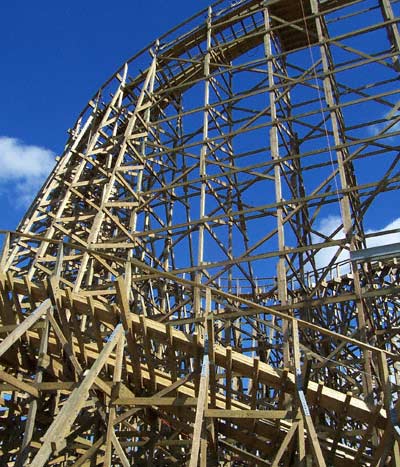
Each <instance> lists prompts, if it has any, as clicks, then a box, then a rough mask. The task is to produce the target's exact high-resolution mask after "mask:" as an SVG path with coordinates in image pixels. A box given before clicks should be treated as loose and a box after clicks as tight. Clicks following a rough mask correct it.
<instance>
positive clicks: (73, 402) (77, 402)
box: [30, 324, 123, 467]
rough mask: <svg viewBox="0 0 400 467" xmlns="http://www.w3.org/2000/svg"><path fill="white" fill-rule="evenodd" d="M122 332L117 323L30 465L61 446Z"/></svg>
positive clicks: (38, 463) (41, 463)
mask: <svg viewBox="0 0 400 467" xmlns="http://www.w3.org/2000/svg"><path fill="white" fill-rule="evenodd" d="M122 334H123V327H122V325H121V324H119V325H118V326H117V327H116V328H115V330H114V332H113V333H112V335H111V336H110V338H109V340H108V342H107V343H106V344H105V345H104V348H103V350H102V351H101V353H100V354H99V356H98V358H97V360H96V361H95V363H94V364H93V365H92V367H91V368H90V370H89V371H88V372H87V374H86V375H85V377H84V379H83V380H82V382H81V383H80V385H79V386H78V387H77V388H76V389H75V390H74V391H73V393H72V394H71V395H70V397H69V399H68V400H67V401H66V402H65V403H64V405H63V407H62V409H61V410H60V412H59V414H58V415H57V417H56V418H55V419H54V421H53V423H52V424H51V425H50V427H49V429H48V430H47V432H46V434H45V435H44V437H43V439H44V441H43V444H42V446H41V447H40V449H39V451H38V452H37V454H36V456H35V457H34V459H33V460H32V462H31V464H30V466H31V467H43V466H44V465H45V464H46V462H47V461H48V459H49V457H50V454H51V453H52V451H53V449H54V448H56V449H57V447H58V446H62V444H63V442H64V441H65V436H66V435H67V434H68V432H69V430H70V427H71V425H72V423H73V422H74V420H75V418H76V417H77V415H78V413H79V412H80V410H81V409H82V407H83V406H84V404H85V402H86V399H87V397H88V394H89V390H90V388H91V387H92V385H93V383H94V381H95V379H96V378H97V376H98V374H99V372H100V371H101V369H102V368H103V366H104V364H105V363H106V362H107V360H108V358H109V356H110V354H111V352H112V351H113V350H114V347H115V346H116V344H117V342H118V339H119V338H120V336H121V335H122Z"/></svg>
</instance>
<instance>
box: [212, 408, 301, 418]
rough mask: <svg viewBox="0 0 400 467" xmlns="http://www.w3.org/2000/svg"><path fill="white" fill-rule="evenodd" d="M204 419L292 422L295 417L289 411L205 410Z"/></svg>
mask: <svg viewBox="0 0 400 467" xmlns="http://www.w3.org/2000/svg"><path fill="white" fill-rule="evenodd" d="M204 416H205V417H206V418H222V419H224V418H252V419H259V420H263V419H265V420H281V419H286V420H293V419H294V418H297V415H296V414H294V413H293V412H292V411H289V410H224V409H206V410H205V413H204Z"/></svg>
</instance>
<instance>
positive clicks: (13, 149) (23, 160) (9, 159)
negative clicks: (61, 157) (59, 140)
mask: <svg viewBox="0 0 400 467" xmlns="http://www.w3.org/2000/svg"><path fill="white" fill-rule="evenodd" d="M54 162H55V160H54V154H53V152H52V151H50V150H49V149H46V148H42V147H39V146H32V145H27V144H24V143H23V142H22V141H20V140H18V139H16V138H9V137H7V136H0V188H1V189H2V190H5V189H7V191H8V194H9V196H10V197H12V198H13V199H15V201H16V203H17V204H19V205H25V206H26V205H28V204H29V203H30V202H31V201H32V199H33V197H34V196H35V194H36V192H37V191H38V189H39V188H40V185H41V184H42V183H43V181H44V179H45V178H46V176H47V175H48V174H49V172H50V171H51V169H52V167H53V166H54Z"/></svg>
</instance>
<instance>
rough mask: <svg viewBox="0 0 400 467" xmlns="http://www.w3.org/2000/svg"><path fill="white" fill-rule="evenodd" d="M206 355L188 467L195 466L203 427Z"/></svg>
mask: <svg viewBox="0 0 400 467" xmlns="http://www.w3.org/2000/svg"><path fill="white" fill-rule="evenodd" d="M208 370H209V368H208V355H204V357H203V364H202V369H201V377H200V386H199V395H198V400H197V407H196V418H195V422H194V429H193V443H192V450H191V452H190V461H189V467H197V465H198V462H199V451H200V442H201V432H202V429H203V421H204V411H205V405H206V403H207V389H208V376H209V372H208Z"/></svg>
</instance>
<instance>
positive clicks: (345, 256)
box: [0, 0, 400, 467]
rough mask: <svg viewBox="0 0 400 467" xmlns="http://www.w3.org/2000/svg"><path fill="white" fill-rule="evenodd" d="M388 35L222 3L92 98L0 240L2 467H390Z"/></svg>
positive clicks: (353, 22)
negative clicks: (12, 226)
mask: <svg viewBox="0 0 400 467" xmlns="http://www.w3.org/2000/svg"><path fill="white" fill-rule="evenodd" d="M398 14H399V9H398V2H396V1H394V0H354V1H353V0H324V1H322V0H268V1H267V0H240V1H237V2H231V1H228V0H219V1H217V2H215V3H214V4H213V5H211V6H210V7H209V8H207V9H205V10H203V11H201V12H199V14H198V15H195V16H193V17H192V18H190V19H188V20H187V21H185V22H184V23H183V24H182V25H179V26H177V27H176V28H174V29H173V30H172V31H170V32H168V33H166V34H165V35H163V36H161V37H160V38H159V39H158V40H157V41H155V42H154V43H153V44H151V45H150V46H149V47H147V48H145V49H144V50H143V51H141V52H139V53H138V54H137V55H135V56H134V57H132V58H131V59H130V60H128V61H127V62H126V63H124V64H123V65H122V66H121V68H120V69H119V70H117V72H116V73H115V74H114V75H113V76H112V77H111V78H110V79H109V80H108V81H107V82H106V83H104V85H102V86H101V88H100V89H99V90H98V92H97V93H96V94H95V96H94V97H93V98H92V99H91V100H90V101H89V103H88V105H87V106H86V107H85V108H84V109H83V111H82V112H81V114H80V116H79V118H78V120H77V122H76V124H75V126H74V127H73V129H72V130H71V132H70V137H69V140H68V141H67V144H66V147H65V151H64V153H63V154H62V156H61V157H60V160H59V161H58V163H57V165H56V167H55V168H54V170H53V172H52V173H51V174H50V176H49V178H48V179H47V181H46V183H45V184H44V185H43V187H42V188H41V190H40V192H39V193H38V196H37V197H36V198H35V200H34V202H33V204H32V206H31V207H30V209H29V210H28V212H27V214H26V215H25V216H24V218H23V220H22V221H21V223H20V225H19V226H18V228H17V230H15V231H7V232H0V233H3V234H4V244H3V248H2V250H1V255H0V403H1V408H0V409H1V410H0V427H1V429H0V458H1V462H2V465H3V464H4V465H7V466H10V467H17V466H18V467H19V466H21V467H22V466H24V465H28V466H31V467H40V466H44V465H52V466H63V465H76V466H78V467H79V466H81V467H91V466H95V465H105V466H106V467H110V466H112V465H116V466H117V465H118V466H124V467H125V466H129V465H149V466H151V465H153V466H157V465H179V464H180V465H190V466H192V467H195V466H196V467H197V466H201V467H202V466H212V467H216V466H222V465H226V466H233V465H239V464H240V465H252V464H253V465H269V466H276V467H281V466H291V465H296V466H299V467H306V466H307V467H308V466H309V465H317V466H319V467H325V466H328V465H329V466H331V465H332V466H335V467H341V466H343V467H346V466H349V465H352V466H354V467H356V466H360V467H361V466H363V467H372V466H383V465H389V466H391V467H395V466H396V467H397V466H400V445H399V442H400V422H399V420H400V404H399V402H398V401H399V394H400V391H399V387H400V356H399V349H400V328H399V312H400V309H399V295H400V268H399V262H400V258H399V257H398V248H394V247H393V245H391V246H390V245H386V244H387V243H388V242H389V243H390V242H392V243H393V242H394V243H398V242H399V241H398V236H399V229H398V228H397V223H396V222H392V221H393V219H396V218H397V217H398V212H397V211H396V209H397V204H398V203H397V198H398V191H399V188H400V177H399V164H400V156H399V151H398V139H399V137H400V130H399V122H400V116H399V112H398V111H399V100H398V91H399V85H398V72H399V32H398V23H399V17H398ZM384 216H387V217H384ZM375 219H379V222H380V223H378V220H376V223H374V220H375ZM384 225H387V226H388V227H387V229H386V230H382V228H383V227H384ZM393 239H396V240H393ZM377 244H382V245H386V247H385V248H382V247H381V248H378V249H376V247H375V248H374V252H375V253H374V255H372V256H371V255H370V256H368V254H367V253H368V251H369V247H370V246H371V245H377ZM375 250H376V251H375ZM378 250H379V251H383V250H384V251H385V252H386V254H382V255H379V251H378ZM388 251H390V252H392V254H387V252H388ZM377 252H378V253H377Z"/></svg>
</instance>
